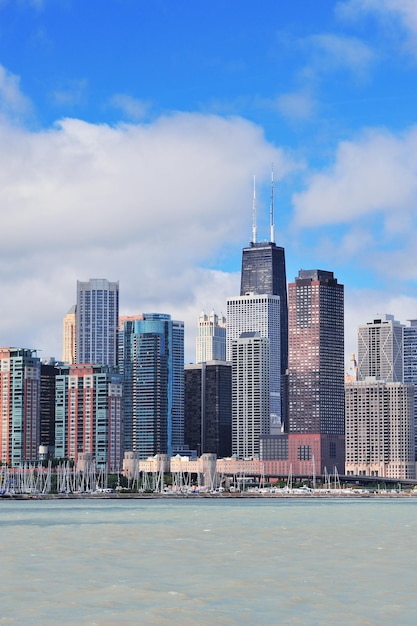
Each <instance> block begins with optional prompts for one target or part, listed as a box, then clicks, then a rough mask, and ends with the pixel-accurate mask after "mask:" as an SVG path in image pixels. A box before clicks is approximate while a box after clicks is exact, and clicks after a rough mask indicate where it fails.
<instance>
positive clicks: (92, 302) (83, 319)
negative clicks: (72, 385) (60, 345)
mask: <svg viewBox="0 0 417 626" xmlns="http://www.w3.org/2000/svg"><path fill="white" fill-rule="evenodd" d="M118 325H119V283H118V282H109V281H108V280H105V279H101V278H91V279H90V280H89V281H87V282H81V281H77V306H76V362H77V363H78V364H84V363H94V364H100V365H110V366H116V365H117V349H118V339H117V336H118Z"/></svg>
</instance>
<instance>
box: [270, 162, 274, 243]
mask: <svg viewBox="0 0 417 626" xmlns="http://www.w3.org/2000/svg"><path fill="white" fill-rule="evenodd" d="M270 226H271V243H275V225H274V164H272V168H271V208H270Z"/></svg>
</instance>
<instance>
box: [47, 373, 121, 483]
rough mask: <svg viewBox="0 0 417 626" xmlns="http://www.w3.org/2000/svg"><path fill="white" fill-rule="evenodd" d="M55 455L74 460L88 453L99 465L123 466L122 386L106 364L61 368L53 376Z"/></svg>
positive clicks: (117, 468) (114, 467)
mask: <svg viewBox="0 0 417 626" xmlns="http://www.w3.org/2000/svg"><path fill="white" fill-rule="evenodd" d="M55 385H56V404H55V420H56V421H55V456H56V458H58V459H65V458H69V459H72V460H74V461H75V462H77V461H78V460H79V457H80V455H81V454H86V453H87V454H91V455H92V456H93V458H94V460H95V462H96V463H97V465H98V466H99V467H108V469H109V471H111V472H116V471H119V470H120V469H121V467H122V414H123V413H122V411H123V385H122V379H121V376H120V375H119V374H118V373H117V371H116V369H115V368H113V367H111V366H108V365H92V364H78V365H70V366H68V367H66V368H61V371H60V373H59V374H58V375H57V376H56V378H55Z"/></svg>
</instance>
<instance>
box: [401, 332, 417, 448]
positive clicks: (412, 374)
mask: <svg viewBox="0 0 417 626" xmlns="http://www.w3.org/2000/svg"><path fill="white" fill-rule="evenodd" d="M404 382H405V383H406V384H408V385H414V432H415V446H414V447H415V459H416V460H417V320H409V322H408V326H405V328H404Z"/></svg>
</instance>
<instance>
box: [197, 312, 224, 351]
mask: <svg viewBox="0 0 417 626" xmlns="http://www.w3.org/2000/svg"><path fill="white" fill-rule="evenodd" d="M225 360H226V318H225V317H224V316H223V315H220V317H219V316H218V315H216V313H215V312H214V311H212V312H211V313H210V315H206V313H204V311H202V312H201V314H200V316H199V318H198V335H197V340H196V362H197V363H206V362H207V361H225Z"/></svg>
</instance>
